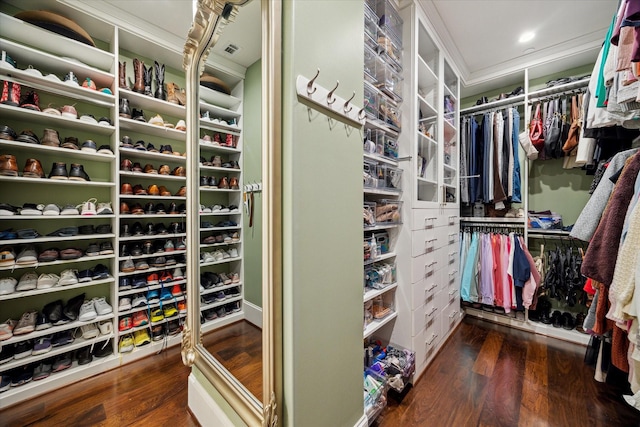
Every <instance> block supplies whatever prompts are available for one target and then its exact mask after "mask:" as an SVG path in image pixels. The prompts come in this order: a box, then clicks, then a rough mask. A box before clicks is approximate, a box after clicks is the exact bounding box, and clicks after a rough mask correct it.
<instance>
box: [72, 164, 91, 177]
mask: <svg viewBox="0 0 640 427" xmlns="http://www.w3.org/2000/svg"><path fill="white" fill-rule="evenodd" d="M69 179H71V180H74V181H91V179H90V178H89V175H87V173H86V172H85V171H84V166H82V165H79V164H77V163H73V164H71V168H70V169H69Z"/></svg>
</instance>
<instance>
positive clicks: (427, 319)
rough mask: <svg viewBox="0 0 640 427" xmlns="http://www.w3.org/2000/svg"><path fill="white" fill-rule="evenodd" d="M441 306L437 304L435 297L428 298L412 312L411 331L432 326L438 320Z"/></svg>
mask: <svg viewBox="0 0 640 427" xmlns="http://www.w3.org/2000/svg"><path fill="white" fill-rule="evenodd" d="M441 312H442V307H440V306H439V305H438V299H437V298H435V297H434V298H430V299H429V300H427V302H426V303H425V304H423V305H421V306H420V307H418V308H417V309H415V310H414V311H413V313H412V317H413V325H412V331H414V332H415V331H420V330H422V329H424V328H430V327H431V328H433V327H434V326H435V325H436V324H437V323H438V322H437V319H438V318H439V317H440V313H441Z"/></svg>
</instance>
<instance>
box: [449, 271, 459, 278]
mask: <svg viewBox="0 0 640 427" xmlns="http://www.w3.org/2000/svg"><path fill="white" fill-rule="evenodd" d="M457 273H458V270H453V271H452V272H451V273H449V277H451V276H455V275H456V274H457Z"/></svg>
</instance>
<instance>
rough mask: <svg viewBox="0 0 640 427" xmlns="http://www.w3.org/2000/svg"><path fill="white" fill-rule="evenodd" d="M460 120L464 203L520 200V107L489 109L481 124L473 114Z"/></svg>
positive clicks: (462, 195)
mask: <svg viewBox="0 0 640 427" xmlns="http://www.w3.org/2000/svg"><path fill="white" fill-rule="evenodd" d="M461 122H462V127H461V129H462V132H461V135H460V140H461V142H460V148H461V150H462V151H463V152H464V155H463V154H461V156H460V162H461V164H460V176H461V178H460V179H461V181H460V192H461V196H460V197H461V201H462V203H466V204H473V203H477V202H480V203H487V204H488V203H499V202H503V201H507V200H509V201H513V202H521V200H522V195H521V186H522V184H521V176H520V153H519V150H518V144H519V143H520V140H519V133H520V114H519V113H518V109H517V108H516V107H511V108H508V109H505V110H502V111H496V112H494V111H490V112H486V113H484V114H483V115H482V119H481V122H480V124H478V122H477V121H476V119H475V118H474V117H463V119H462V120H461Z"/></svg>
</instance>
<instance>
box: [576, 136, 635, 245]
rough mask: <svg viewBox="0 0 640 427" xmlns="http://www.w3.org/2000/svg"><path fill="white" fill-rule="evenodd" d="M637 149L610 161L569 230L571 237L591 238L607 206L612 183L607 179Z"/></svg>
mask: <svg viewBox="0 0 640 427" xmlns="http://www.w3.org/2000/svg"><path fill="white" fill-rule="evenodd" d="M638 150H639V149H638V148H634V149H632V150H627V151H622V152H620V153H618V154H616V155H615V156H613V159H611V162H610V163H609V167H607V170H606V171H605V173H604V175H603V176H602V179H601V180H600V183H599V184H598V186H597V187H596V189H595V191H594V192H593V194H592V195H591V198H590V199H589V201H588V202H587V204H586V205H585V206H584V209H582V213H580V216H579V217H578V219H577V221H576V223H575V224H574V226H573V229H572V230H571V237H574V238H576V239H580V240H584V241H586V242H588V241H589V240H591V238H592V237H593V233H595V231H596V228H597V227H598V224H599V223H600V218H601V217H602V213H603V212H604V208H605V207H606V206H607V202H608V201H609V196H611V192H612V191H613V182H611V180H610V179H609V178H611V176H612V175H613V174H615V173H616V172H618V171H619V170H620V169H621V168H622V167H623V166H624V162H625V161H626V160H627V159H628V158H629V157H631V156H632V155H633V154H635V153H636V152H637V151H638Z"/></svg>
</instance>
